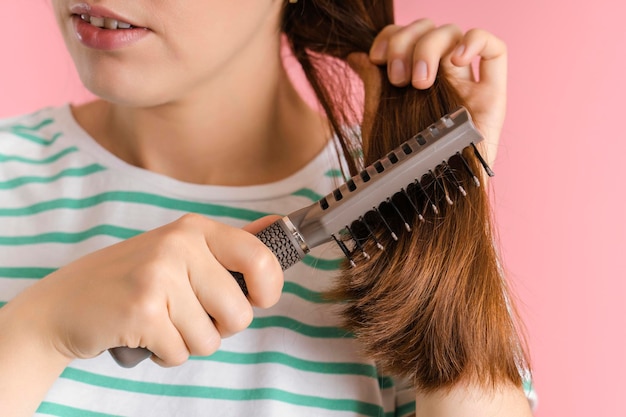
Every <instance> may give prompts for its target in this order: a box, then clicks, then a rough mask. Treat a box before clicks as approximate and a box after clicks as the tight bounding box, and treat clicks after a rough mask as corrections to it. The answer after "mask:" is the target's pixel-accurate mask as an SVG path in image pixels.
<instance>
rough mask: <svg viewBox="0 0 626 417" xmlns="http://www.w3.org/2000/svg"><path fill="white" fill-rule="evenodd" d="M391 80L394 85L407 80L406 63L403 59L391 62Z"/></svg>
mask: <svg viewBox="0 0 626 417" xmlns="http://www.w3.org/2000/svg"><path fill="white" fill-rule="evenodd" d="M389 79H390V81H391V82H392V83H393V84H399V83H403V82H404V81H405V80H406V71H405V69H404V62H402V60H401V59H394V60H393V61H391V67H390V68H389Z"/></svg>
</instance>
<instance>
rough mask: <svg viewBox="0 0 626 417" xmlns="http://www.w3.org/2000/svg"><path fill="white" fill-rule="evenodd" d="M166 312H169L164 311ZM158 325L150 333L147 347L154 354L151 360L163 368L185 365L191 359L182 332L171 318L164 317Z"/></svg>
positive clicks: (147, 338)
mask: <svg viewBox="0 0 626 417" xmlns="http://www.w3.org/2000/svg"><path fill="white" fill-rule="evenodd" d="M164 311H167V310H166V309H164ZM156 323H158V325H156V326H154V328H153V329H152V330H151V331H149V332H148V334H149V335H153V336H148V337H146V343H145V346H144V345H143V344H142V345H141V347H147V348H148V349H150V351H151V352H152V353H153V355H152V357H151V359H152V361H154V362H155V363H156V364H158V365H160V366H163V367H172V366H178V365H181V364H183V363H184V362H186V361H187V360H188V359H189V349H188V348H187V345H186V343H185V341H184V340H183V337H182V336H181V334H180V332H179V331H178V329H177V328H176V326H174V324H173V323H172V321H171V320H170V318H169V317H168V316H167V315H166V314H164V316H163V317H162V318H161V319H160V320H158V321H156Z"/></svg>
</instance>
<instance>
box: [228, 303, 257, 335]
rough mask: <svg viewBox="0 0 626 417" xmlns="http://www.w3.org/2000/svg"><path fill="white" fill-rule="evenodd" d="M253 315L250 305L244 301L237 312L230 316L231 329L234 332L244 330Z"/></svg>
mask: <svg viewBox="0 0 626 417" xmlns="http://www.w3.org/2000/svg"><path fill="white" fill-rule="evenodd" d="M253 317H254V313H253V311H252V306H250V304H249V303H245V305H244V306H243V308H241V309H239V311H237V314H234V315H233V317H232V323H231V329H232V330H233V331H234V332H240V331H242V330H245V329H247V328H248V326H250V323H252V319H253Z"/></svg>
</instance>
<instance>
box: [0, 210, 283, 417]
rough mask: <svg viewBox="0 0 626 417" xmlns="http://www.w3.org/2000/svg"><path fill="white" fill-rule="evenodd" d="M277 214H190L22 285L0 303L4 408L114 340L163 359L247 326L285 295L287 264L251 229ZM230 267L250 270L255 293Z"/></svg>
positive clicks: (169, 361)
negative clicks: (255, 310) (238, 220)
mask: <svg viewBox="0 0 626 417" xmlns="http://www.w3.org/2000/svg"><path fill="white" fill-rule="evenodd" d="M273 220H275V218H273V217H266V218H264V219H261V220H259V221H257V222H254V223H252V224H250V225H248V226H246V228H245V230H241V229H237V228H234V227H230V226H227V225H224V224H221V223H218V222H215V221H212V220H209V219H207V218H205V217H203V216H200V215H196V214H188V215H185V216H183V217H181V218H180V219H179V220H177V221H175V222H173V223H170V224H167V225H165V226H163V227H160V228H158V229H155V230H152V231H149V232H146V233H143V234H141V235H138V236H135V237H133V238H131V239H128V240H126V241H123V242H120V243H118V244H115V245H113V246H110V247H107V248H104V249H101V250H99V251H97V252H94V253H92V254H89V255H86V256H84V257H82V258H80V259H78V260H77V261H75V262H73V263H71V264H69V265H67V266H65V267H62V268H60V269H58V270H57V271H55V272H54V273H52V274H50V275H49V276H47V277H45V278H43V279H42V280H41V281H39V282H37V283H36V284H34V285H33V286H31V287H30V288H28V289H26V290H25V291H23V292H22V293H21V294H19V295H18V296H17V297H16V298H15V299H14V300H13V301H11V302H9V303H8V304H7V305H6V306H5V307H4V308H2V310H0V334H2V335H3V337H0V369H2V371H1V373H2V375H1V376H0V380H3V381H10V384H3V383H2V382H0V404H2V406H0V410H1V411H2V412H1V413H0V414H2V415H19V413H17V412H15V413H10V412H8V411H6V410H7V408H8V407H11V405H10V404H11V402H12V401H15V402H16V404H15V407H17V408H16V409H20V407H22V409H24V407H27V408H26V409H27V410H30V411H29V412H32V411H34V408H32V407H35V408H36V406H37V404H38V401H41V398H42V396H43V395H44V394H45V392H46V391H47V389H48V387H49V385H50V384H51V383H52V382H53V381H54V379H56V377H58V374H59V373H60V372H61V371H62V370H63V367H64V366H66V365H67V364H68V363H69V361H70V360H72V359H75V358H91V357H94V356H97V355H98V354H100V353H102V352H103V351H105V350H107V349H109V348H112V347H117V346H128V347H146V348H148V349H149V350H150V351H152V352H153V353H154V355H153V358H152V359H153V360H154V361H155V362H156V363H158V364H159V365H162V366H175V365H179V364H181V363H183V362H185V361H186V360H187V359H188V357H189V355H210V354H211V353H213V352H215V351H216V350H217V349H218V347H219V345H220V339H221V338H223V337H227V336H230V335H232V334H234V333H237V332H239V331H241V330H243V329H245V328H246V327H248V325H249V324H250V322H251V320H252V306H258V307H270V306H272V305H273V304H275V303H276V302H277V301H278V299H279V297H280V294H281V290H282V283H283V281H282V270H281V267H280V265H279V263H278V261H277V260H276V258H275V256H274V255H273V254H272V252H271V251H270V250H269V249H268V248H267V247H266V246H265V245H264V244H263V243H261V241H259V240H258V239H257V238H256V237H255V236H254V235H253V234H252V233H251V232H257V231H259V230H261V229H262V228H263V227H264V226H266V225H268V224H269V223H270V222H271V221H273ZM229 271H238V272H241V273H242V274H243V275H244V277H245V279H246V285H247V287H248V291H249V294H248V297H246V296H245V295H244V294H243V292H242V291H241V289H240V287H239V285H238V284H237V282H236V281H235V279H233V277H232V275H231V273H230V272H229ZM35 347H36V348H37V349H35ZM54 364H56V365H54ZM46 366H49V367H50V368H51V369H48V370H45V369H44V368H45V367H46ZM46 372H47V373H48V374H49V375H46ZM38 384H39V385H41V386H40V387H39V389H36V388H35V389H34V386H36V385H38ZM26 393H27V394H26ZM35 393H38V394H35ZM18 394H19V395H18ZM32 395H35V397H31V398H32V400H31V401H30V402H29V401H28V399H27V398H25V397H27V396H32ZM17 402H19V403H21V404H17ZM28 404H30V405H31V407H30V408H28ZM9 409H10V408H9ZM5 411H6V413H5Z"/></svg>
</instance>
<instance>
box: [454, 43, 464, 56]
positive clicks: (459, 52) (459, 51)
mask: <svg viewBox="0 0 626 417" xmlns="http://www.w3.org/2000/svg"><path fill="white" fill-rule="evenodd" d="M463 52H465V45H463V44H461V45H459V46H457V47H456V50H455V51H454V55H455V56H461V55H463Z"/></svg>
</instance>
